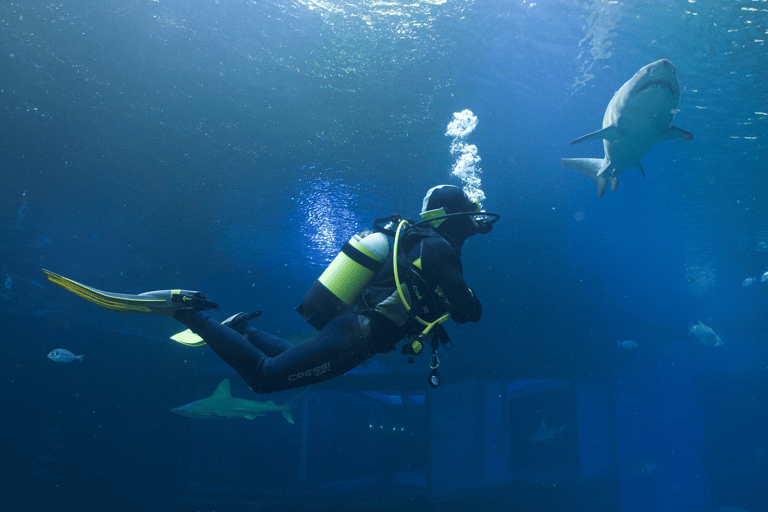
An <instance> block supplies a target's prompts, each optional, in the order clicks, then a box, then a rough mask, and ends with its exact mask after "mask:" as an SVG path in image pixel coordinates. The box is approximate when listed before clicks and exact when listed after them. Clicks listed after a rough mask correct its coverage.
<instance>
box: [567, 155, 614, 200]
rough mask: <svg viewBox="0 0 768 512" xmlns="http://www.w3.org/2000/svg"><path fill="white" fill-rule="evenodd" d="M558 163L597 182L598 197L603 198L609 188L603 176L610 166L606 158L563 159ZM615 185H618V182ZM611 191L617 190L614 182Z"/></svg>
mask: <svg viewBox="0 0 768 512" xmlns="http://www.w3.org/2000/svg"><path fill="white" fill-rule="evenodd" d="M558 162H559V163H560V165H562V166H563V167H570V168H571V169H573V170H575V171H579V172H580V173H581V174H584V175H585V176H589V177H590V178H592V179H593V180H595V183H597V197H603V194H605V190H606V189H607V188H608V180H606V179H605V178H604V177H603V176H602V175H601V174H602V172H603V171H604V170H605V168H606V167H607V165H608V164H607V162H606V160H605V159H604V158H561V159H560V160H558ZM615 183H616V185H618V180H617V181H616V182H615ZM611 189H612V190H613V191H615V190H616V186H614V184H613V180H612V182H611Z"/></svg>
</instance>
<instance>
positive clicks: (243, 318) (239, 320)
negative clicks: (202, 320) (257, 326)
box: [221, 311, 261, 336]
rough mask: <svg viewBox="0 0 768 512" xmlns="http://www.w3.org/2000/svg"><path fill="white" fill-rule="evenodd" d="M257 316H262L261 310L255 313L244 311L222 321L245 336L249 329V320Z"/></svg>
mask: <svg viewBox="0 0 768 512" xmlns="http://www.w3.org/2000/svg"><path fill="white" fill-rule="evenodd" d="M257 316H261V311H254V312H253V313H246V312H244V311H243V312H242V313H238V314H236V315H232V316H231V317H229V318H227V319H226V320H224V321H223V322H221V323H222V325H226V326H227V327H229V328H230V329H232V330H235V331H237V332H239V333H240V334H242V335H243V336H245V334H246V332H247V331H248V322H249V321H250V320H253V319H254V318H256V317H257Z"/></svg>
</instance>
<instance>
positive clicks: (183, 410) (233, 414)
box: [171, 379, 293, 424]
mask: <svg viewBox="0 0 768 512" xmlns="http://www.w3.org/2000/svg"><path fill="white" fill-rule="evenodd" d="M289 406H290V402H289V403H287V404H285V405H276V404H275V403H274V402H272V401H269V402H257V401H255V400H246V399H245V398H234V397H233V396H232V393H231V392H230V389H229V379H224V380H223V381H221V384H219V385H218V387H217V388H216V391H214V392H213V394H212V395H211V396H209V397H208V398H203V399H202V400H197V401H196V402H192V403H189V404H187V405H182V406H181V407H175V408H173V409H171V412H173V413H176V414H178V415H180V416H185V417H187V418H245V419H248V420H252V419H254V418H258V417H259V416H265V415H267V414H269V413H273V412H280V413H282V414H283V417H284V418H285V420H286V421H287V422H288V423H290V424H293V416H292V415H291V411H290V408H289Z"/></svg>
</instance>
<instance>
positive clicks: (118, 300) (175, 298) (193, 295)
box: [43, 269, 219, 316]
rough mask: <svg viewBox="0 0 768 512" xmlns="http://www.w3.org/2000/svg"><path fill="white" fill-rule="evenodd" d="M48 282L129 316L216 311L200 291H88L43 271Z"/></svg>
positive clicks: (86, 288)
mask: <svg viewBox="0 0 768 512" xmlns="http://www.w3.org/2000/svg"><path fill="white" fill-rule="evenodd" d="M43 272H44V273H45V275H46V276H47V277H48V280H49V281H51V282H52V283H55V284H57V285H59V286H61V287H62V288H64V289H65V290H68V291H70V292H72V293H74V294H75V295H77V296H79V297H82V298H83V299H85V300H87V301H88V302H91V303H93V304H96V305H97V306H99V307H101V308H104V309H108V310H110V311H114V312H116V313H124V314H129V315H162V316H173V313H175V312H176V310H178V309H182V308H193V307H194V308H200V309H216V308H218V307H219V305H218V304H216V303H215V302H210V301H208V300H206V298H205V295H203V294H202V293H200V292H193V291H189V290H157V291H153V292H146V293H141V294H139V295H128V294H125V293H112V292H104V291H101V290H97V289H96V288H91V287H90V286H86V285H84V284H82V283H78V282H77V281H73V280H71V279H68V278H66V277H64V276H60V275H58V274H54V273H53V272H51V271H49V270H45V269H43Z"/></svg>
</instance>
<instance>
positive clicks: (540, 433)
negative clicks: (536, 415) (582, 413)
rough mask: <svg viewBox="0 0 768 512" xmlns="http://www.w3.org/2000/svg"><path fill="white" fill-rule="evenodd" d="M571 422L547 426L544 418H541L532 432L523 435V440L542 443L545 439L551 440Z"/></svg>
mask: <svg viewBox="0 0 768 512" xmlns="http://www.w3.org/2000/svg"><path fill="white" fill-rule="evenodd" d="M570 424H571V422H570V421H569V422H567V423H565V424H564V425H562V426H561V427H548V426H547V423H546V420H545V419H544V418H542V420H541V426H540V427H539V428H537V429H536V430H535V431H533V432H532V433H530V434H528V435H527V436H525V440H526V441H529V442H531V443H543V442H545V441H551V440H552V439H554V438H555V436H556V435H558V434H560V433H562V432H563V430H565V429H566V427H568V425H570Z"/></svg>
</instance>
